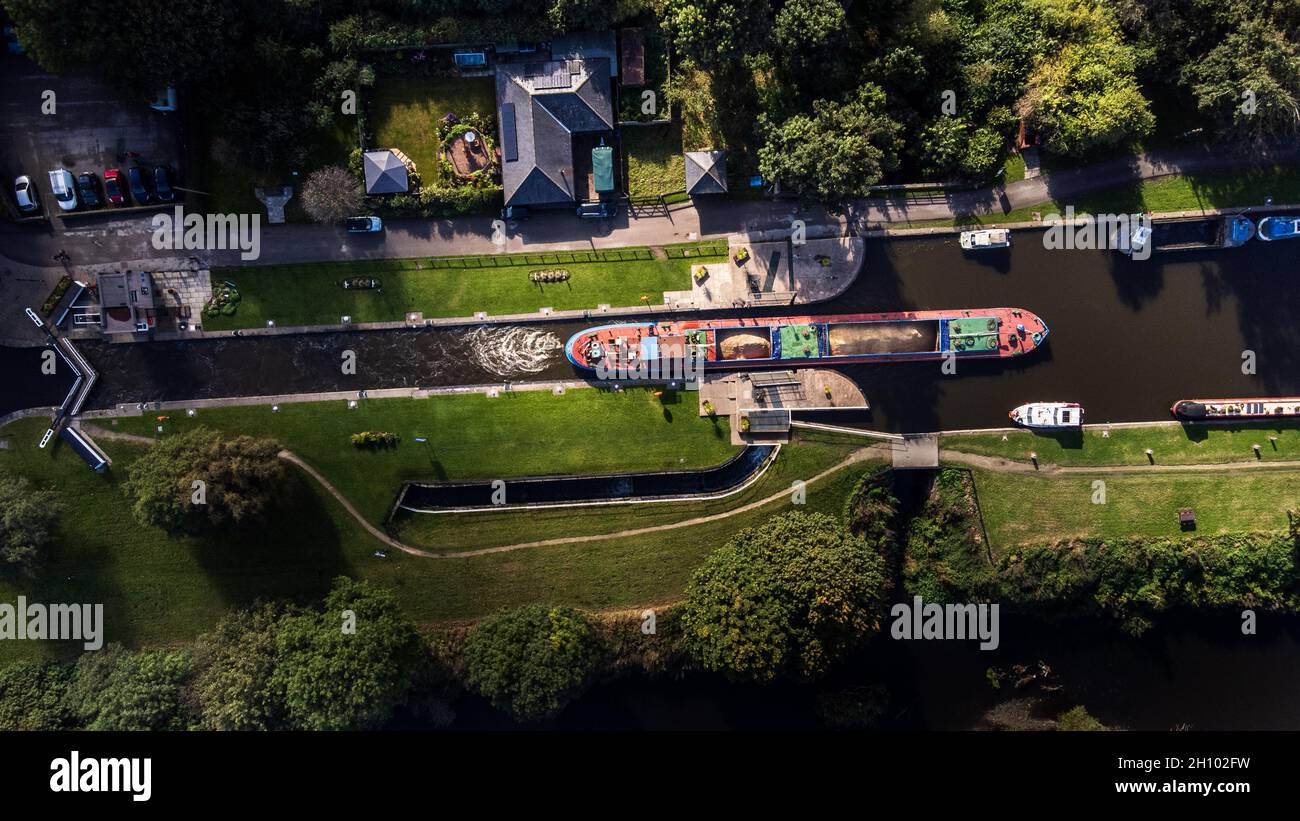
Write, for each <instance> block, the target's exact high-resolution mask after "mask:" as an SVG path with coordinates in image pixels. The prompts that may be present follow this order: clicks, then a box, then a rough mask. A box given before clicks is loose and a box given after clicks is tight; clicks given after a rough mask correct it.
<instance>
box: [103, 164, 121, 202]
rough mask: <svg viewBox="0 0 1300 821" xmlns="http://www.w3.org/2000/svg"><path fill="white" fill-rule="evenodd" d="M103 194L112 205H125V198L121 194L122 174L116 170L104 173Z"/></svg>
mask: <svg viewBox="0 0 1300 821" xmlns="http://www.w3.org/2000/svg"><path fill="white" fill-rule="evenodd" d="M104 193H105V194H107V195H108V201H109V202H111V203H113V204H114V205H125V204H126V197H125V196H123V194H122V172H121V171H118V170H117V169H116V168H109V169H107V170H105V171H104Z"/></svg>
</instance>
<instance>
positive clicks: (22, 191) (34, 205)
mask: <svg viewBox="0 0 1300 821" xmlns="http://www.w3.org/2000/svg"><path fill="white" fill-rule="evenodd" d="M14 199H15V200H17V201H18V210H19V211H22V212H23V213H24V214H32V213H35V212H36V211H38V210H40V207H41V197H40V194H38V193H36V188H35V187H34V186H33V185H32V180H31V178H30V177H28V176H26V175H24V176H21V177H19V178H18V179H16V180H14Z"/></svg>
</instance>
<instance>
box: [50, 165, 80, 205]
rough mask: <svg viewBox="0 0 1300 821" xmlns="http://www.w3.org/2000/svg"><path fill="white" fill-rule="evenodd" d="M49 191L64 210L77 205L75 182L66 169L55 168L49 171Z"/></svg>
mask: <svg viewBox="0 0 1300 821" xmlns="http://www.w3.org/2000/svg"><path fill="white" fill-rule="evenodd" d="M50 193H51V194H53V195H54V199H56V200H58V203H59V208H61V209H63V210H64V211H72V210H74V209H75V208H76V207H77V184H76V182H75V181H74V180H73V179H72V172H70V171H68V169H66V168H56V169H55V170H53V171H51V172H50Z"/></svg>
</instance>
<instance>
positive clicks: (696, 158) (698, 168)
mask: <svg viewBox="0 0 1300 821" xmlns="http://www.w3.org/2000/svg"><path fill="white" fill-rule="evenodd" d="M726 192H727V152H725V151H688V152H686V193H687V194H690V195H691V196H692V197H693V196H695V195H697V194H725V193H726Z"/></svg>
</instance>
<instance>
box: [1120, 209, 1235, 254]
mask: <svg viewBox="0 0 1300 821" xmlns="http://www.w3.org/2000/svg"><path fill="white" fill-rule="evenodd" d="M1254 236H1255V223H1253V222H1251V221H1250V220H1249V219H1248V218H1246V217H1242V216H1235V217H1234V216H1218V217H1191V218H1176V219H1168V220H1156V221H1154V222H1151V223H1150V225H1149V226H1143V225H1139V226H1138V227H1136V228H1134V229H1133V231H1132V233H1131V235H1129V236H1127V237H1120V238H1119V241H1118V248H1119V250H1120V252H1121V253H1123V254H1126V255H1132V256H1139V255H1141V254H1142V253H1143V252H1144V251H1146V250H1147V248H1148V247H1149V248H1150V249H1151V250H1155V251H1200V250H1204V249H1207V248H1236V247H1238V246H1240V245H1244V244H1245V243H1247V242H1249V241H1250V239H1251V238H1252V237H1254Z"/></svg>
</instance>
